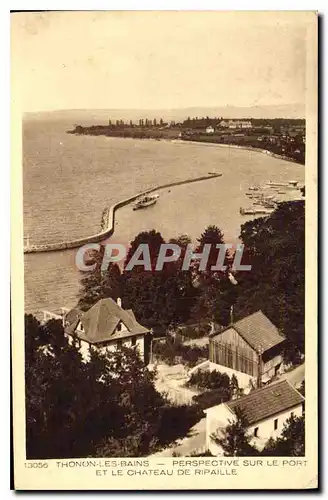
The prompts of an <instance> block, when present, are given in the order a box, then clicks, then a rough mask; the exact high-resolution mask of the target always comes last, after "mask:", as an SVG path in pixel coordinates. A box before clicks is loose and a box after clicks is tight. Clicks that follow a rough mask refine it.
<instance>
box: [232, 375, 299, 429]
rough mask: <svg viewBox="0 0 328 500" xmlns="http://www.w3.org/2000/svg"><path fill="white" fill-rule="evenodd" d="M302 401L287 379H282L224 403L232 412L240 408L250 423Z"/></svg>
mask: <svg viewBox="0 0 328 500" xmlns="http://www.w3.org/2000/svg"><path fill="white" fill-rule="evenodd" d="M303 401H304V398H303V396H302V395H301V394H300V393H299V392H298V391H297V390H296V389H295V388H294V387H293V386H292V385H291V384H290V383H289V382H288V381H287V380H282V381H281V382H276V383H273V384H269V385H267V386H266V387H263V388H262V389H255V390H254V391H252V392H251V393H250V394H248V395H247V396H243V397H241V398H239V399H236V400H234V401H229V402H228V403H225V404H226V405H227V406H228V408H229V409H230V410H231V411H232V412H234V413H235V411H236V409H237V408H238V409H239V410H241V411H242V413H243V416H244V417H245V418H246V420H247V423H248V424H249V425H252V424H255V423H256V422H260V421H261V420H264V419H266V418H269V417H272V416H274V415H276V414H278V413H281V412H283V411H286V410H288V409H290V408H293V407H295V406H298V405H300V404H301V403H303Z"/></svg>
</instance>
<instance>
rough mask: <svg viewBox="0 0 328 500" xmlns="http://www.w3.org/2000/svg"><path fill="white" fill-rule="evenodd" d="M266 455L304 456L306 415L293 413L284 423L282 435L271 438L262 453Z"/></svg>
mask: <svg viewBox="0 0 328 500" xmlns="http://www.w3.org/2000/svg"><path fill="white" fill-rule="evenodd" d="M261 454H262V455H266V456H279V457H304V456H305V420H304V416H301V417H295V416H294V415H292V416H291V417H290V418H289V419H288V420H287V421H286V422H285V424H284V427H283V430H282V433H281V436H279V437H278V438H276V439H269V441H268V442H267V443H266V445H265V447H264V449H263V451H262V453H261Z"/></svg>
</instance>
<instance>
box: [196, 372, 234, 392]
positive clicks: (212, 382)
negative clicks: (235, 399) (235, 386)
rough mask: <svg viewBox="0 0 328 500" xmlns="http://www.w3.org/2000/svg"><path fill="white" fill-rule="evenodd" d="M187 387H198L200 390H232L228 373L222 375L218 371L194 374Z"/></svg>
mask: <svg viewBox="0 0 328 500" xmlns="http://www.w3.org/2000/svg"><path fill="white" fill-rule="evenodd" d="M187 385H188V386H189V387H190V386H194V387H197V388H198V389H218V388H222V387H225V388H227V389H229V388H230V378H229V375H227V374H226V373H221V372H219V371H217V370H213V371H211V372H210V371H205V370H204V371H201V370H199V371H197V372H195V373H193V374H192V375H191V377H190V379H189V380H188V382H187Z"/></svg>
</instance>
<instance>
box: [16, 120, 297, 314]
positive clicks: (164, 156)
mask: <svg viewBox="0 0 328 500" xmlns="http://www.w3.org/2000/svg"><path fill="white" fill-rule="evenodd" d="M73 126H74V124H73V123H69V124H68V123H58V122H54V123H53V122H49V121H46V122H42V121H30V122H25V123H24V127H23V152H24V154H23V156H24V158H23V162H24V163H23V167H24V168H23V182H24V184H23V186H24V235H25V237H27V236H28V237H29V242H30V244H36V243H49V242H57V241H62V240H70V239H74V238H78V237H84V236H88V235H90V234H94V233H96V232H98V231H99V230H100V219H101V214H102V211H103V209H104V208H105V206H109V205H112V204H113V203H116V202H117V201H119V200H120V199H122V198H125V197H128V196H131V195H133V194H135V193H138V192H140V191H143V190H145V189H147V188H150V187H153V186H157V185H160V184H165V183H168V182H174V181H179V180H184V179H187V178H190V177H199V176H202V175H207V174H208V172H211V171H216V172H222V173H223V176H222V177H219V178H215V179H211V180H206V181H201V182H197V183H193V184H187V185H183V186H178V187H174V188H170V189H165V190H163V191H162V192H161V196H160V199H159V201H158V202H157V204H156V205H154V206H152V207H149V208H148V209H146V210H140V211H133V210H132V207H131V206H126V207H124V208H122V209H120V210H119V211H118V212H117V213H116V222H115V235H114V238H115V241H116V242H120V243H124V244H126V243H128V242H129V241H131V239H133V238H134V236H135V235H137V234H138V233H139V232H140V231H143V230H150V229H156V230H158V231H160V232H161V233H162V235H163V237H164V238H167V239H169V238H171V237H174V236H178V235H179V234H188V235H189V236H190V237H191V238H192V240H195V239H196V238H197V237H199V235H200V234H201V233H202V232H203V230H204V229H205V227H206V226H208V225H209V224H216V225H217V226H218V227H219V228H220V229H221V230H222V231H223V233H224V235H225V240H226V242H227V243H228V242H229V243H230V242H232V243H233V242H236V240H237V239H238V236H239V233H240V225H241V224H242V223H243V222H245V221H246V220H247V218H245V217H243V216H241V215H240V214H239V208H240V207H241V206H243V207H247V206H249V205H250V202H249V201H248V200H247V197H246V196H245V192H246V191H247V189H248V187H249V186H251V185H254V184H264V183H265V182H267V181H269V180H273V181H288V180H291V179H294V180H296V181H299V182H301V183H304V167H303V166H302V165H298V164H294V163H290V162H286V161H283V160H280V159H276V158H272V157H270V156H267V155H264V154H262V153H259V152H256V151H246V150H239V149H235V148H227V147H220V146H217V145H208V144H206V145H205V144H191V143H179V142H169V141H152V140H132V139H120V138H107V137H92V136H74V135H70V134H67V133H66V131H67V130H69V129H71V128H73ZM250 218H252V216H251V217H250ZM75 254H76V250H66V251H61V252H50V253H40V254H25V256H24V257H25V310H26V312H33V313H35V314H37V313H38V312H39V311H41V310H42V309H48V310H51V311H55V310H57V309H59V308H60V307H61V306H66V307H71V306H74V305H75V304H76V301H77V293H78V289H79V279H80V273H79V272H78V271H77V269H76V266H75Z"/></svg>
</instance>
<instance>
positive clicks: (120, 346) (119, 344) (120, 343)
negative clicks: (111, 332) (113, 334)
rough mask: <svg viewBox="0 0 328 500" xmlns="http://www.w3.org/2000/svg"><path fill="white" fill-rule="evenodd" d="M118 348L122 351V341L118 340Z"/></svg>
mask: <svg viewBox="0 0 328 500" xmlns="http://www.w3.org/2000/svg"><path fill="white" fill-rule="evenodd" d="M116 346H117V349H122V340H118V341H117V344H116Z"/></svg>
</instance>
